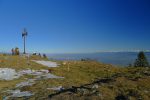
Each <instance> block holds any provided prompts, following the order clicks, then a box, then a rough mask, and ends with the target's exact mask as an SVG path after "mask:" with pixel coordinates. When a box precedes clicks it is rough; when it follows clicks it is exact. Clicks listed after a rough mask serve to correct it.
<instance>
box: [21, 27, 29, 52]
mask: <svg viewBox="0 0 150 100" xmlns="http://www.w3.org/2000/svg"><path fill="white" fill-rule="evenodd" d="M27 35H28V33H27V31H26V29H25V28H24V30H23V32H22V38H23V42H24V52H23V54H26V37H27Z"/></svg>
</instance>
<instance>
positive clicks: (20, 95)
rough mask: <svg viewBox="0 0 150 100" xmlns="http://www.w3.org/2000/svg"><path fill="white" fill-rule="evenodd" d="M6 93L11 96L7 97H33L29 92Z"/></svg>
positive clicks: (10, 91) (15, 91)
mask: <svg viewBox="0 0 150 100" xmlns="http://www.w3.org/2000/svg"><path fill="white" fill-rule="evenodd" d="M8 92H9V93H11V94H12V95H11V96H9V97H30V96H32V95H34V94H32V93H31V92H29V91H23V92H21V91H20V90H9V91H8Z"/></svg>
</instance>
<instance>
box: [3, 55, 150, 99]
mask: <svg viewBox="0 0 150 100" xmlns="http://www.w3.org/2000/svg"><path fill="white" fill-rule="evenodd" d="M32 60H48V59H43V58H40V57H38V56H32V57H30V59H27V58H26V57H23V56H9V55H0V68H13V69H16V70H17V71H18V70H23V69H27V68H30V69H33V70H36V69H37V70H40V69H49V70H51V73H52V74H54V75H57V76H62V77H64V78H63V79H45V80H39V81H37V82H36V84H34V85H33V86H25V87H22V88H20V90H21V91H31V92H33V93H34V95H33V96H31V97H30V98H29V100H47V99H51V100H62V99H63V100H67V99H68V100H76V99H80V100H84V99H86V100H91V99H93V100H114V99H116V100H120V99H121V100H127V99H129V100H138V99H139V100H149V99H150V84H149V83H150V77H149V76H150V68H133V67H130V68H129V67H126V68H119V67H115V66H112V65H108V64H102V63H99V62H95V61H56V62H57V63H58V64H59V67H55V68H48V67H46V66H43V65H40V64H37V63H35V62H33V61H32ZM28 61H29V62H30V63H27V62H28ZM33 77H34V76H32V75H25V76H22V77H20V78H19V79H14V80H11V81H4V80H0V97H1V98H2V97H3V96H7V95H8V94H7V93H6V92H3V91H6V90H9V89H15V86H16V84H17V83H19V82H23V81H24V79H25V78H33ZM57 86H62V87H63V88H64V89H63V90H61V91H53V90H50V89H49V88H50V87H57ZM15 99H17V100H24V98H15Z"/></svg>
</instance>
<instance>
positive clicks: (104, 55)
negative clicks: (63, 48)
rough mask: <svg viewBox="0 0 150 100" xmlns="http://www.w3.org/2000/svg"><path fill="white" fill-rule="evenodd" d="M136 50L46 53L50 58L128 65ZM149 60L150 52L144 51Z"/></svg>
mask: <svg viewBox="0 0 150 100" xmlns="http://www.w3.org/2000/svg"><path fill="white" fill-rule="evenodd" d="M137 54H138V52H99V53H78V54H47V56H48V57H49V58H50V59H55V60H80V59H82V58H90V59H94V60H97V61H99V62H102V63H108V64H113V65H119V66H128V65H129V64H133V63H134V61H135V59H136V58H137ZM145 55H146V57H147V59H148V61H149V62H150V52H145Z"/></svg>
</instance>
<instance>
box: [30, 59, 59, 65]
mask: <svg viewBox="0 0 150 100" xmlns="http://www.w3.org/2000/svg"><path fill="white" fill-rule="evenodd" d="M32 61H34V62H36V63H38V64H41V65H44V66H47V67H57V66H58V64H57V63H56V62H52V61H43V60H32Z"/></svg>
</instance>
